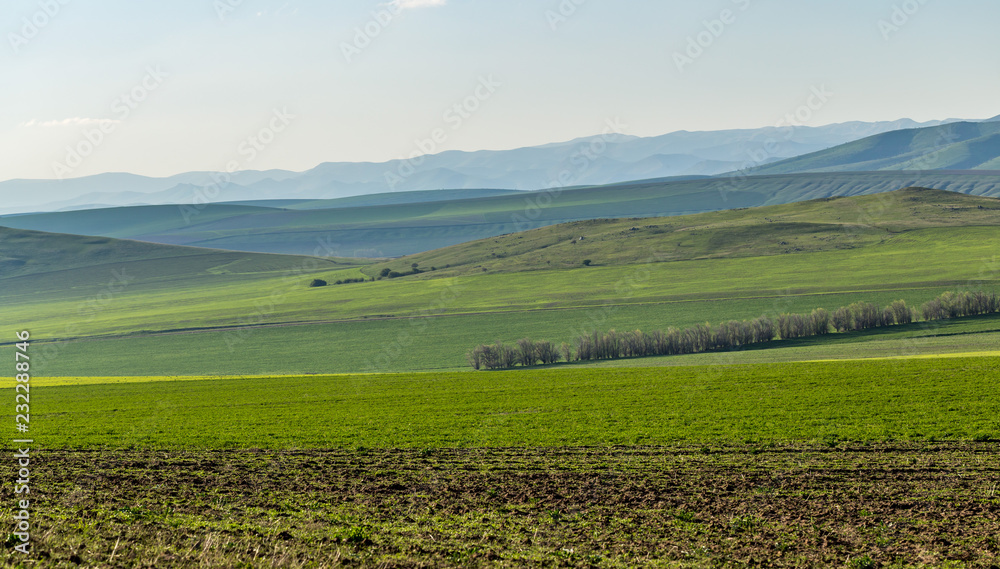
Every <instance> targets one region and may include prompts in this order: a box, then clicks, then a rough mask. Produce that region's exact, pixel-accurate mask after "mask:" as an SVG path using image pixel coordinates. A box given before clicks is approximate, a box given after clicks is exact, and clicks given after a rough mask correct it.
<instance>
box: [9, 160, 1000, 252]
mask: <svg viewBox="0 0 1000 569" xmlns="http://www.w3.org/2000/svg"><path fill="white" fill-rule="evenodd" d="M906 186H927V187H935V188H939V189H944V190H949V191H955V192H961V193H967V194H973V195H988V196H1000V174H997V173H996V172H982V173H975V172H962V173H956V172H882V173H878V172H875V173H867V172H846V173H837V174H794V175H775V176H752V177H748V178H740V177H734V178H708V179H697V180H649V181H642V182H633V183H630V184H618V185H614V186H597V187H587V188H572V189H565V190H562V191H559V192H557V193H553V192H516V193H510V192H506V193H502V194H501V195H495V196H481V197H476V198H468V197H464V198H462V199H456V198H455V196H456V195H457V196H467V195H468V192H464V191H463V192H464V193H458V194H456V193H455V192H450V191H438V192H424V193H419V195H416V196H413V197H408V196H407V195H406V193H403V194H383V195H380V196H365V197H363V198H347V199H345V200H334V201H330V202H318V203H317V202H312V203H299V204H290V203H287V202H279V204H280V206H281V207H264V206H263V205H261V204H266V203H267V202H260V203H255V204H254V205H252V206H251V205H227V204H210V205H207V206H203V207H202V209H200V210H192V209H191V208H186V209H185V208H183V207H180V206H142V207H129V208H110V209H101V210H86V211H72V212H59V213H47V214H34V215H19V216H6V217H2V218H0V225H6V226H9V227H16V228H21V229H34V230H38V231H51V232H61V233H75V234H80V235H100V236H105V237H116V238H127V239H138V240H142V241H151V242H155V243H166V244H172V245H191V246H198V247H210V248H219V249H230V250H237V251H256V252H266V253H285V254H312V251H314V250H315V248H316V246H317V245H318V244H320V243H323V244H326V245H328V246H330V247H331V248H332V249H334V250H335V251H336V253H335V254H336V255H337V256H341V257H397V256H401V255H407V254H413V253H419V252H424V251H430V250H434V249H440V248H443V247H448V246H451V245H457V244H460V243H466V242H468V241H474V240H477V239H484V238H488V237H495V236H497V235H502V234H505V233H514V232H518V231H523V230H526V229H533V228H538V227H545V226H550V225H555V224H559V223H565V222H570V221H582V220H589V219H595V218H630V217H658V216H675V215H686V214H692V213H701V212H707V211H718V210H726V209H732V208H740V207H754V206H763V205H774V204H783V203H793V202H798V201H803V200H808V199H818V198H827V197H833V196H851V195H862V194H874V193H880V192H887V191H892V190H898V189H899V188H902V187H906ZM406 199H420V200H423V201H421V202H419V203H399V202H400V200H406ZM432 200H433V201H432ZM376 201H379V202H381V203H376ZM305 207H309V208H313V207H319V208H320V209H302V208H305Z"/></svg>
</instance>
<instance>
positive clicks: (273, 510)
mask: <svg viewBox="0 0 1000 569" xmlns="http://www.w3.org/2000/svg"><path fill="white" fill-rule="evenodd" d="M580 237H583V238H584V239H582V240H581V239H580ZM570 239H572V241H571V240H570ZM998 242H1000V202H998V201H997V200H994V199H989V198H977V197H973V196H961V195H955V194H949V193H943V192H935V191H930V190H907V191H903V192H895V193H891V194H882V195H878V196H863V197H856V198H843V199H835V200H821V201H814V202H805V203H801V204H791V205H785V206H776V207H768V208H751V209H745V210H737V211H727V212H720V213H709V214H700V215H697V216H690V217H676V218H666V219H656V220H635V219H623V220H593V221H583V222H576V223H573V224H571V225H563V226H553V227H545V228H540V229H537V230H533V231H530V232H526V233H521V234H515V235H505V236H498V237H491V238H489V239H486V240H482V241H478V242H472V243H468V244H463V245H460V246H456V247H451V248H448V249H444V250H440V251H431V252H427V253H423V254H420V255H415V256H412V257H410V258H405V259H399V260H392V261H385V260H351V259H343V258H336V257H330V256H325V257H298V256H287V255H268V254H242V253H234V252H229V251H219V250H210V249H197V248H184V247H164V246H159V245H154V244H149V243H139V242H129V241H118V240H113V239H106V238H93V237H78V236H72V235H53V234H43V233H36V232H30V231H25V230H14V229H4V228H0V269H2V272H0V319H2V320H3V321H4V322H5V323H7V325H8V334H9V336H8V337H6V338H0V360H4V361H8V362H13V361H14V351H15V349H16V348H15V346H14V345H13V343H14V332H15V331H17V330H25V329H26V330H29V331H30V332H31V345H30V347H29V348H28V353H29V355H30V357H31V360H30V363H31V372H32V374H33V379H32V380H31V387H32V389H31V392H30V395H31V400H30V403H31V413H30V416H31V422H30V433H28V434H27V435H25V434H15V433H14V432H13V427H8V428H9V429H11V430H10V434H11V435H12V437H11V438H15V437H20V436H30V437H31V438H32V439H33V440H34V441H35V443H33V444H32V462H31V468H32V473H31V475H32V484H33V487H32V492H33V498H34V500H35V502H33V503H34V504H35V505H33V506H32V516H33V517H32V524H33V526H32V527H33V531H34V533H33V547H34V550H35V551H36V552H37V558H35V560H34V561H33V562H32V565H31V566H33V567H53V568H54V567H68V566H88V567H89V566H93V567H122V568H131V567H165V566H182V567H196V566H220V567H221V566H234V567H236V566H238V567H252V568H257V567H260V568H264V567H336V566H345V567H454V566H498V567H578V566H585V567H614V568H619V567H621V568H624V567H636V566H650V567H698V568H701V567H706V568H707V567H724V566H746V565H764V564H767V565H769V566H776V567H805V566H847V567H852V568H856V569H861V568H868V567H898V568H900V569H902V568H905V567H924V566H947V567H982V568H984V569H986V568H989V567H993V566H995V565H996V564H997V562H998V561H1000V559H998V551H1000V550H998V548H997V545H998V544H997V541H996V535H997V531H1000V515H998V512H1000V510H998V509H997V505H998V500H1000V497H998V494H997V486H996V472H997V463H996V462H997V454H996V452H995V448H994V447H995V444H996V441H997V440H998V439H1000V419H998V417H1000V399H998V398H997V397H996V393H997V392H998V389H1000V373H998V372H1000V348H998V346H1000V315H988V316H978V317H968V318H954V319H950V320H935V321H930V322H925V321H917V322H914V323H912V324H907V325H898V326H891V327H885V328H877V329H870V330H866V331H862V332H851V333H837V334H830V335H826V336H813V337H807V338H801V339H795V340H780V341H772V342H766V343H762V344H757V345H753V346H751V347H750V349H744V350H739V351H718V352H709V353H699V354H690V355H683V356H669V357H649V358H634V359H622V360H614V361H601V362H588V363H581V362H574V363H560V364H555V365H552V366H548V367H538V368H529V369H518V370H511V371H498V372H472V371H471V370H469V369H468V367H467V366H466V363H465V353H466V351H467V350H469V349H470V348H472V347H473V346H475V345H476V344H478V343H483V342H492V341H494V340H503V341H507V342H511V341H514V340H516V339H518V338H521V337H526V336H529V337H531V338H534V339H536V340H551V341H555V342H557V343H558V342H563V341H572V339H573V338H574V337H575V336H577V335H579V334H580V333H583V332H588V331H591V330H598V331H604V330H608V329H611V328H617V329H619V330H630V329H637V328H638V329H642V330H647V331H648V330H656V329H663V328H666V327H669V326H675V327H685V326H689V325H693V324H697V323H703V322H705V321H708V322H711V323H718V322H719V321H722V320H730V319H749V318H754V317H756V316H760V315H768V316H771V317H775V316H777V315H779V314H782V313H788V312H793V313H794V312H798V313H801V312H808V311H809V310H812V309H813V308H817V307H823V308H827V309H834V308H837V307H839V306H843V305H847V304H850V303H853V302H857V301H868V302H875V303H877V304H879V305H886V304H888V303H890V302H891V301H893V300H896V299H905V300H906V301H907V303H908V304H909V305H911V306H919V305H920V304H921V303H923V302H926V301H928V300H930V299H932V298H934V297H936V296H938V295H939V294H940V293H941V292H943V291H945V290H967V289H985V290H987V291H992V290H995V288H996V285H997V275H998V270H1000V265H998V261H997V257H996V244H997V243H998ZM318 254H321V255H329V254H330V251H329V250H324V252H323V253H318ZM583 260H589V261H590V264H589V266H584V264H583V262H582V261H583ZM412 263H418V268H419V269H421V271H420V272H418V273H415V274H410V275H407V276H402V277H398V278H391V279H388V278H386V279H380V280H375V281H369V282H364V283H354V284H346V285H333V284H332V283H334V282H335V281H336V280H337V279H347V278H349V279H355V278H360V277H362V276H367V277H368V278H370V277H372V276H376V277H377V276H378V275H379V274H381V272H382V270H383V269H386V268H389V269H393V270H397V271H400V272H405V271H407V270H408V269H409V268H410V267H411V265H412ZM315 278H322V279H325V280H327V281H329V282H330V283H331V285H330V286H325V287H309V286H308V284H309V282H310V281H311V280H312V279H315ZM365 372H372V373H365ZM385 372H398V373H385ZM11 385H12V383H8V386H4V387H3V388H0V393H3V394H4V396H5V397H8V400H10V401H12V400H13V397H14V395H15V393H14V389H13V388H12V387H11ZM14 412H15V410H14V409H13V407H8V408H7V410H5V411H0V413H2V414H3V418H4V420H6V421H7V424H8V425H11V424H12V423H14ZM8 444H9V443H8ZM14 469H15V462H13V461H3V462H0V477H2V478H3V479H4V480H7V481H10V480H14V479H15V477H16V476H18V475H19V474H18V473H17V472H15V471H14ZM4 484H5V485H6V484H9V482H5V483H4ZM12 507H13V504H12V503H11V504H3V505H0V509H2V511H3V512H4V514H5V515H6V513H7V512H11V514H13V511H12ZM16 539H17V538H16V536H14V535H13V534H11V535H10V536H8V538H7V540H6V545H7V547H6V549H5V550H4V551H3V552H0V563H6V564H7V565H15V566H16V564H17V563H19V562H21V561H23V559H22V558H18V557H16V556H14V555H13V554H12V553H11V551H12V550H11V548H12V546H13V545H14V544H15V543H16Z"/></svg>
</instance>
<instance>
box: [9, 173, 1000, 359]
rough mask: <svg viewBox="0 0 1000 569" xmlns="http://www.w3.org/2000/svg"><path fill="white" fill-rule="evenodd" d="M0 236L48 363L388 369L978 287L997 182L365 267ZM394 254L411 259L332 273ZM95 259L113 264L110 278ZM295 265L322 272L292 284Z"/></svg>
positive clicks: (613, 228)
mask: <svg viewBox="0 0 1000 569" xmlns="http://www.w3.org/2000/svg"><path fill="white" fill-rule="evenodd" d="M633 227H635V228H636V229H635V230H633V229H632V228H633ZM2 237H3V238H0V258H3V259H4V262H5V263H6V264H7V265H6V266H14V265H15V264H18V262H20V265H19V266H18V267H17V268H16V269H15V270H10V271H4V272H2V273H0V318H2V319H3V321H5V322H8V323H11V325H12V326H13V327H15V328H29V329H30V330H31V332H32V335H33V337H34V338H35V339H36V341H37V342H38V345H39V346H40V348H42V349H45V350H47V352H48V353H49V354H50V356H48V357H46V358H45V359H44V360H43V361H42V362H41V363H39V365H40V366H42V367H41V369H44V370H45V372H44V373H47V374H49V375H76V374H84V373H85V374H93V375H107V374H113V375H163V374H171V373H184V374H203V373H209V374H215V373H222V374H226V373H311V372H333V371H336V372H358V371H385V370H394V371H407V370H420V369H455V368H460V367H461V366H463V365H464V354H465V351H466V350H467V349H468V348H469V347H471V346H472V345H475V344H476V343H480V342H492V341H494V340H498V339H499V340H504V341H514V340H516V339H518V338H521V337H525V336H531V337H533V338H535V339H538V340H552V341H556V342H563V341H570V340H572V339H573V338H574V337H575V335H576V334H578V333H579V332H580V331H581V330H587V329H591V328H599V329H608V328H613V327H617V328H619V329H636V328H640V329H648V330H653V329H658V328H665V327H667V326H687V325H693V324H697V323H703V322H705V321H710V322H716V323H717V322H719V321H722V320H729V319H748V318H753V317H756V316H759V315H761V314H772V315H773V314H778V313H781V312H802V311H808V310H811V309H813V308H816V307H824V308H827V309H833V308H837V307H839V306H842V305H846V304H849V303H851V302H855V301H858V300H867V301H871V302H877V303H879V304H882V305H884V304H887V303H888V302H891V301H893V300H896V299H899V298H902V299H904V300H906V301H907V302H908V303H909V304H911V305H916V306H919V304H921V303H923V302H926V301H927V300H930V299H931V298H933V297H935V296H937V295H938V294H940V293H941V292H943V291H945V290H955V289H963V288H969V287H979V286H986V287H987V288H990V287H995V286H996V284H997V283H996V281H997V279H996V274H997V269H996V267H995V266H994V265H995V262H991V261H990V259H992V258H994V257H995V255H996V243H997V242H998V239H1000V200H997V199H993V198H980V197H975V196H965V195H959V194H953V193H949V192H941V191H935V190H919V189H909V190H904V191H898V192H892V193H888V194H879V195H874V196H860V197H852V198H840V199H833V200H819V201H812V202H805V203H798V204H788V205H782V206H768V207H763V208H749V209H743V210H736V211H727V212H719V213H711V214H700V215H697V216H691V217H673V218H663V219H651V220H642V221H641V222H637V221H635V220H628V219H626V220H603V221H601V220H599V221H591V222H581V223H575V224H572V225H568V226H555V227H551V228H542V229H538V230H534V231H529V232H527V233H523V234H518V235H509V236H504V237H502V238H496V239H488V240H485V241H480V242H477V243H469V244H465V245H461V246H456V247H451V248H448V249H444V250H440V251H433V252H428V253H425V254H422V255H417V256H414V257H411V258H407V259H404V260H399V261H395V262H393V263H385V262H382V263H377V264H374V265H371V266H370V267H366V266H364V265H362V264H357V262H356V261H351V260H345V259H316V258H308V257H290V256H281V255H258V254H244V253H234V252H222V251H206V250H203V249H191V248H182V247H166V246H159V245H153V244H148V243H130V242H120V241H115V240H106V241H105V242H97V241H95V240H94V239H93V238H89V237H74V236H66V235H51V234H44V233H33V232H25V231H19V230H9V229H8V230H3V234H2ZM579 237H584V240H583V241H580V240H579ZM570 238H572V239H574V240H573V241H572V243H573V244H571V241H570ZM494 253H495V254H496V257H494V256H493V255H494ZM43 259H44V262H43V261H42V260H43ZM109 259H113V260H114V261H113V262H111V261H108V260H109ZM585 259H589V260H590V261H591V264H590V266H584V265H583V263H582V261H583V260H585ZM414 262H416V263H418V268H419V269H420V270H421V272H420V273H418V274H411V275H409V276H403V277H399V278H392V279H382V280H377V281H374V282H371V281H369V282H363V283H353V284H342V285H336V284H334V283H335V282H336V281H337V280H343V279H359V278H362V277H365V275H364V274H363V273H362V271H366V272H367V273H370V274H372V275H377V274H380V272H381V270H382V269H383V268H395V269H397V270H406V269H408V268H409V267H410V266H411V264H412V263H414ZM991 263H992V264H991ZM432 269H434V270H432ZM115 274H126V275H128V277H129V280H128V283H127V286H121V287H119V286H117V285H116V284H115V283H114V278H115V277H114V275H115ZM314 278H322V279H324V280H327V281H328V282H329V283H330V286H326V287H318V288H311V287H309V286H308V284H309V282H310V281H311V280H312V279H314ZM897 332H898V333H903V331H901V330H900V331H895V332H894V333H897ZM915 332H916V333H918V335H919V334H922V335H923V336H927V337H932V336H934V335H935V333H934V332H933V330H926V329H918V330H915ZM969 334H970V335H968V336H966V337H964V338H960V337H958V336H955V337H954V338H958V339H955V340H954V341H953V342H951V343H950V344H948V345H940V346H939V345H937V344H934V345H933V346H930V347H929V348H928V349H931V348H933V349H935V350H938V351H943V352H949V351H951V352H954V351H968V350H969V348H967V347H965V346H966V344H969V341H970V340H969V339H970V338H973V337H976V338H979V336H982V338H980V339H977V340H975V341H974V342H971V344H969V345H975V346H979V347H980V348H981V347H983V346H987V347H988V346H992V345H995V342H996V338H995V337H994V336H992V335H995V334H996V330H994V329H993V328H988V329H976V330H970V331H969ZM984 334H985V336H983V335H984ZM991 338H992V339H991ZM97 339H100V340H99V341H95V340H97ZM4 342H5V340H4V339H0V343H4ZM908 342H910V341H909V340H906V339H905V338H900V341H899V342H896V343H892V342H890V343H888V344H884V348H881V349H880V350H881V351H876V352H874V353H878V354H879V355H893V354H896V353H899V352H900V351H905V350H907V349H909V348H907V346H910V345H911V344H910V343H908ZM932 343H933V342H932ZM5 349H8V348H2V347H0V352H3V350H5ZM858 349H859V348H858V346H856V345H855V346H850V345H846V344H844V345H840V346H839V347H836V348H834V349H832V351H831V350H826V351H822V353H821V352H810V351H809V350H807V352H809V353H807V354H805V355H803V356H802V357H806V358H807V359H808V358H809V357H824V358H826V357H851V354H854V353H858V352H857V351H858ZM976 349H978V348H976ZM868 353H872V352H868ZM810 354H812V355H810ZM0 357H2V355H0Z"/></svg>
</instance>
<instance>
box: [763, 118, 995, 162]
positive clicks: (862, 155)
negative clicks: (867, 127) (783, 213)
mask: <svg viewBox="0 0 1000 569" xmlns="http://www.w3.org/2000/svg"><path fill="white" fill-rule="evenodd" d="M998 169H1000V123H998V122H976V123H973V122H958V123H951V124H947V125H942V126H934V127H926V128H914V129H904V130H897V131H893V132H887V133H884V134H877V135H875V136H870V137H868V138H863V139H861V140H857V141H854V142H849V143H847V144H842V145H840V146H835V147H833V148H829V149H827V150H821V151H819V152H813V153H811V154H806V155H803V156H798V157H795V158H790V159H788V160H782V161H780V162H775V163H773V164H768V165H766V166H761V167H758V168H755V169H753V170H752V173H753V174H755V175H762V174H790V173H798V172H844V171H879V170H899V171H902V170H998Z"/></svg>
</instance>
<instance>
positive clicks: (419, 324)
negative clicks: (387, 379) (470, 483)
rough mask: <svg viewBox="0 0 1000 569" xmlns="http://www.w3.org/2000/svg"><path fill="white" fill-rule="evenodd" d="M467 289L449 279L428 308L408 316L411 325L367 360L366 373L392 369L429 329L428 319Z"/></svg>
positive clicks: (442, 311) (452, 303)
mask: <svg viewBox="0 0 1000 569" xmlns="http://www.w3.org/2000/svg"><path fill="white" fill-rule="evenodd" d="M464 291H465V289H464V288H463V287H462V285H461V284H460V283H459V282H458V281H457V280H454V279H451V280H449V282H448V284H447V285H446V286H445V288H444V290H442V291H441V293H440V294H439V295H438V297H437V298H435V299H434V300H432V301H431V302H429V303H428V304H427V307H426V308H423V309H421V310H418V311H417V312H416V313H415V314H413V315H411V316H408V317H407V318H406V320H407V322H408V324H409V326H408V327H405V328H403V329H401V330H399V332H398V333H397V334H396V339H395V340H393V341H391V342H388V343H386V344H384V345H383V346H382V348H381V349H380V350H379V352H378V354H376V355H375V356H374V357H372V358H370V359H367V360H366V361H365V373H385V372H388V371H390V370H391V368H392V364H393V362H394V361H396V360H397V359H398V358H399V357H400V356H402V355H403V354H404V353H405V351H406V348H408V347H410V346H411V345H412V344H413V341H414V339H415V338H418V337H420V335H421V334H424V333H425V332H426V331H427V326H428V324H427V319H428V318H430V317H433V316H438V315H441V314H444V312H445V311H446V310H447V309H448V307H450V306H453V305H454V304H455V302H456V301H457V300H458V299H459V298H461V296H462V293H463V292H464Z"/></svg>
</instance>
